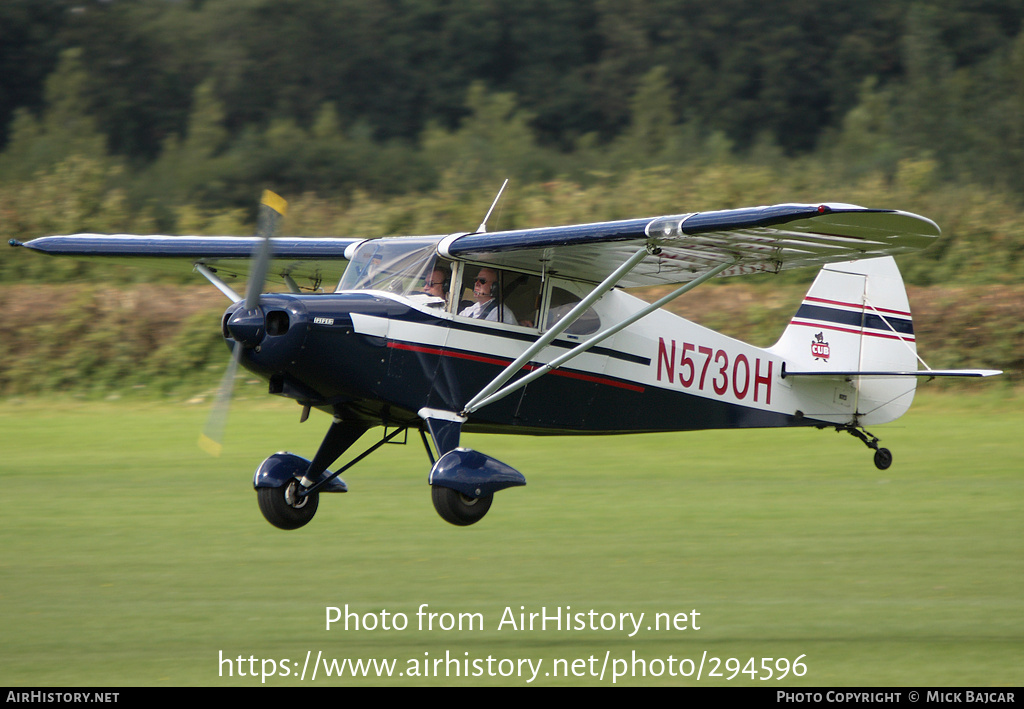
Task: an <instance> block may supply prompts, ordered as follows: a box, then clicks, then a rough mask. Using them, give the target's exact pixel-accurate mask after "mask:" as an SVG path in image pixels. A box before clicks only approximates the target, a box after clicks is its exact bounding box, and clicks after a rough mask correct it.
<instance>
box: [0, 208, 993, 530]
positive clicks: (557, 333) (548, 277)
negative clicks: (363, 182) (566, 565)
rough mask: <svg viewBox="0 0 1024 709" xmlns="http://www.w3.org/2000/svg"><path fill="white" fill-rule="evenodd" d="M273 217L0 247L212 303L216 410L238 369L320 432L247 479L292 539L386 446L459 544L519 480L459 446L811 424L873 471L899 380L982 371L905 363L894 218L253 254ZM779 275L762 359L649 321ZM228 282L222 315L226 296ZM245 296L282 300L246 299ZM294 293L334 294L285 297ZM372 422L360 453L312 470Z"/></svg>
mask: <svg viewBox="0 0 1024 709" xmlns="http://www.w3.org/2000/svg"><path fill="white" fill-rule="evenodd" d="M499 198H500V193H499ZM495 202H497V200H495ZM493 208H494V205H492V207H491V209H492V210H493ZM284 212H285V203H284V201H283V200H282V199H281V198H279V197H277V195H274V194H273V193H269V192H268V193H265V194H264V199H263V201H262V204H261V208H260V218H259V223H258V226H257V235H256V236H254V237H199V236H176V237H174V236H135V235H96V234H76V235H70V236H47V237H42V238H38V239H34V240H32V241H29V242H26V243H24V244H22V243H20V242H16V241H12V242H11V244H12V245H13V246H23V247H25V248H27V249H30V250H32V251H36V252H41V253H45V254H51V255H68V256H79V257H101V258H106V259H115V260H121V261H127V262H131V263H134V264H166V263H167V262H168V261H179V262H185V263H187V264H189V265H191V266H192V267H193V268H194V269H195V270H196V271H198V272H199V273H200V274H202V275H203V276H204V277H206V278H207V279H208V280H209V281H210V282H211V283H212V284H213V285H214V286H216V287H217V288H218V289H220V291H221V292H223V293H224V294H225V295H226V296H227V297H228V298H230V299H231V301H232V304H231V305H230V306H229V307H228V309H227V311H226V312H225V313H224V316H223V320H222V324H221V325H222V332H223V336H224V339H225V341H226V343H227V345H228V347H229V349H230V350H231V351H232V358H231V361H230V366H229V367H228V371H227V373H226V375H225V379H224V384H223V385H222V389H221V395H220V397H219V400H218V404H217V405H215V412H216V411H218V410H223V407H225V406H226V404H227V401H228V400H229V399H230V392H231V386H232V382H233V380H234V377H235V371H236V369H237V366H238V365H239V364H241V365H242V366H243V367H245V368H246V369H248V370H250V371H251V372H253V373H255V374H257V375H259V376H260V377H262V378H264V379H266V380H267V381H268V382H269V389H270V393H271V394H277V395H279V396H284V397H288V398H291V399H295V400H296V401H297V402H298V403H299V404H300V405H302V407H303V414H302V420H305V418H306V417H307V416H308V414H309V411H310V409H311V408H316V409H320V410H322V411H325V412H327V413H329V414H331V416H332V417H333V422H332V423H331V425H330V428H329V429H328V431H327V434H326V436H325V437H324V440H323V442H322V443H321V445H320V448H319V450H318V451H316V453H315V454H314V456H313V458H312V460H309V459H306V458H302V457H300V456H298V455H295V454H292V453H275V454H274V455H271V456H270V457H269V458H267V459H266V460H264V461H263V462H262V463H261V464H260V465H259V467H258V468H257V470H256V473H255V475H254V480H253V485H254V487H255V489H256V492H257V499H258V502H259V507H260V510H261V511H262V512H263V515H264V516H265V517H266V519H267V520H268V521H269V522H270V523H271V524H273V525H275V526H277V527H280V528H282V529H296V528H299V527H302V526H303V525H305V524H306V523H308V522H309V521H310V520H311V519H312V518H313V515H314V514H315V512H316V509H317V505H318V504H319V498H320V493H336V492H345V491H347V489H348V488H347V486H346V484H345V483H344V482H343V481H342V479H341V478H340V475H341V473H343V472H345V471H346V470H348V469H349V468H350V467H352V466H353V465H354V464H355V463H357V462H359V461H360V460H362V459H363V458H364V457H366V456H367V455H369V454H370V453H371V452H373V451H375V450H376V449H377V448H379V447H380V446H382V445H383V444H384V443H386V442H388V441H391V440H393V439H395V438H396V437H397V436H399V435H402V434H403V433H407V431H408V430H409V429H414V430H415V431H417V432H418V433H419V435H420V438H421V439H422V441H423V445H424V447H425V448H426V452H427V457H428V458H429V459H430V463H431V467H430V472H429V475H428V478H427V481H428V483H429V484H430V486H431V496H432V500H433V504H434V507H435V509H436V510H437V512H438V513H439V514H440V516H441V517H442V518H443V519H445V520H446V521H448V522H450V523H452V524H455V525H470V524H473V523H475V522H477V521H479V520H480V519H481V518H482V517H483V516H484V515H485V514H486V512H487V510H488V509H489V508H490V506H491V503H492V500H493V496H494V494H495V493H496V492H498V491H500V490H503V489H505V488H508V487H513V486H517V485H524V484H525V483H526V479H525V477H524V476H523V475H522V474H521V473H520V472H519V471H517V470H515V469H514V468H512V467H511V466H509V465H507V464H505V463H502V462H500V461H498V460H495V459H494V458H492V457H490V456H488V455H485V454H483V453H480V452H477V451H474V450H472V449H469V448H464V447H461V446H460V445H459V439H460V435H461V433H462V432H463V431H467V432H474V431H479V432H489V433H518V434H530V435H559V434H575V435H586V434H612V433H617V434H622V433H638V432H655V431H684V430H699V429H714V428H754V427H786V426H815V427H818V428H834V429H836V430H838V431H847V432H849V433H850V434H852V435H853V436H855V437H857V438H859V439H860V440H861V441H862V442H863V443H864V444H865V445H866V446H867V447H868V448H870V449H872V450H874V463H875V465H876V466H877V467H878V468H880V469H885V468H888V467H889V465H890V464H891V462H892V455H891V454H890V452H889V451H888V450H887V449H885V448H882V447H880V446H879V445H878V438H877V437H875V436H874V435H872V434H871V433H868V431H867V430H866V429H865V426H874V425H875V424H881V423H886V422H889V421H892V420H895V419H896V418H898V417H899V416H901V415H902V414H903V413H904V412H905V411H906V410H907V409H908V408H909V406H910V403H911V400H912V399H913V395H914V391H915V389H916V386H917V379H918V378H920V377H949V376H966V377H985V376H991V375H994V374H999V372H997V371H993V370H934V369H929V368H928V367H927V365H925V364H924V362H923V360H920V358H919V357H918V356H917V351H916V342H915V337H914V327H913V322H912V319H911V315H910V306H909V304H908V301H907V295H906V291H905V289H904V286H903V280H902V277H901V276H900V272H899V269H898V268H897V266H896V262H895V261H894V260H893V255H896V254H902V253H906V252H909V251H914V250H917V249H922V248H925V247H927V246H928V245H929V244H931V243H932V242H933V241H934V240H935V239H936V238H938V236H939V228H938V227H937V226H936V225H935V223H934V222H932V221H930V220H928V219H925V218H923V217H920V216H917V215H914V214H910V213H907V212H901V211H895V210H883V209H865V208H863V207H858V206H854V205H848V204H836V203H832V204H828V203H826V204H813V205H807V204H780V205H775V206H764V207H754V208H746V209H728V210H724V211H712V212H694V213H687V214H677V215H671V216H661V217H654V218H644V219H628V220H623V221H611V222H599V223H593V224H582V225H576V226H558V227H545V228H532V229H513V230H507V231H497V232H491V233H488V232H487V229H486V222H487V217H485V219H484V222H483V223H482V224H481V225H480V227H478V228H477V230H476V231H475V232H469V233H456V234H451V235H447V236H424V237H413V236H408V237H384V238H377V239H358V238H307V237H288V238H272V237H271V234H272V232H273V231H274V229H275V226H276V223H277V222H278V221H279V219H280V217H281V216H282V215H283V214H284ZM489 215H490V212H488V216H489ZM802 266H816V267H819V268H820V270H819V272H818V276H817V278H816V279H815V280H814V282H813V284H812V285H811V288H810V290H809V291H808V293H807V295H806V296H805V297H804V299H803V302H802V303H801V305H800V306H799V309H798V310H797V312H796V314H795V315H794V316H793V318H792V319H791V320H790V322H789V324H788V326H787V327H786V328H785V331H784V332H783V333H782V336H781V338H780V339H779V341H778V342H777V343H776V344H775V345H774V346H772V347H768V348H766V349H762V348H758V347H754V346H752V345H748V344H745V343H743V342H740V341H738V340H734V339H732V338H729V337H726V336H724V335H721V334H719V333H717V332H715V331H713V330H709V329H707V328H704V327H701V326H699V325H697V324H695V323H692V322H689V321H687V320H684V319H682V318H680V317H677V316H675V315H673V314H671V313H669V312H667V311H665V310H662V309H661V308H662V306H663V305H665V304H666V303H668V302H669V301H671V300H673V299H674V298H677V297H679V296H680V295H682V294H683V293H685V292H687V291H689V290H691V289H692V288H694V287H696V286H698V285H700V284H702V283H704V282H705V281H707V280H709V279H711V278H713V277H716V276H735V275H741V274H751V273H760V272H778V271H782V270H785V269H790V268H796V267H802ZM247 272H248V274H247ZM246 274H247V275H248V284H247V289H246V293H245V295H244V296H242V295H239V294H238V293H237V292H236V291H235V290H234V289H233V288H232V287H231V285H230V283H231V282H232V281H235V280H236V279H240V278H242V277H244V276H246ZM268 278H273V279H279V280H280V281H281V282H283V283H284V284H285V285H286V286H287V287H288V292H281V293H276V292H275V293H269V292H268V293H265V292H263V291H264V286H265V281H266V280H267V279H268ZM300 283H302V284H303V285H304V286H305V288H306V289H307V290H311V291H318V290H319V288H320V284H321V283H337V287H336V288H335V289H334V291H333V292H331V293H324V292H303V287H302V286H300ZM668 284H671V285H673V286H676V288H675V289H674V290H672V292H670V293H668V294H667V295H665V296H664V297H662V298H660V299H658V300H657V301H656V302H654V303H650V304H648V303H646V302H644V301H642V300H640V299H638V298H636V297H634V296H632V295H630V294H628V293H626V292H625V291H623V290H621V289H622V288H628V287H636V286H649V285H668ZM919 361H920V362H921V364H922V368H920V369H919V368H918V362H919ZM211 422H212V423H211V425H210V426H209V427H208V430H207V431H206V432H205V435H204V439H205V440H206V442H207V443H208V444H211V445H212V446H214V447H217V446H219V442H218V439H219V437H220V433H219V428H220V427H222V424H223V416H221V415H214V416H212V417H211ZM377 426H382V427H383V429H384V432H383V434H382V436H381V438H380V439H379V440H377V441H376V442H375V443H374V444H373V445H372V446H370V447H369V448H368V449H367V450H366V451H364V452H363V453H361V454H359V455H358V456H356V457H354V458H353V459H352V460H350V461H349V462H347V463H346V464H345V465H344V466H342V467H340V468H338V469H337V470H336V471H334V472H331V471H330V470H328V467H330V466H332V465H334V463H335V461H337V460H338V459H339V458H340V457H341V456H342V454H344V453H345V452H346V451H347V450H348V449H349V448H350V447H351V446H352V445H353V444H355V443H356V441H357V440H358V439H359V438H361V437H362V435H363V434H364V433H366V432H367V431H368V430H370V429H371V428H374V427H377ZM431 444H433V449H432V448H431Z"/></svg>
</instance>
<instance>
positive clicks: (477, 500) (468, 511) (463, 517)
mask: <svg viewBox="0 0 1024 709" xmlns="http://www.w3.org/2000/svg"><path fill="white" fill-rule="evenodd" d="M430 499H431V500H432V501H433V502H434V509H435V510H437V513H438V514H439V515H441V519H443V520H444V521H445V522H449V523H450V524H454V525H457V526H459V527H466V526H468V525H471V524H474V523H476V522H479V521H480V520H481V519H483V517H484V515H485V514H487V510H489V509H491V502H493V501H494V495H482V496H480V497H469V496H468V495H463V494H462V493H461V492H459V491H458V490H453V489H452V488H450V487H441V486H440V485H434V486H433V487H431V488H430Z"/></svg>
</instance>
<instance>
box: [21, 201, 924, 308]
mask: <svg viewBox="0 0 1024 709" xmlns="http://www.w3.org/2000/svg"><path fill="white" fill-rule="evenodd" d="M939 233H940V232H939V228H938V226H936V225H935V223H934V222H932V221H931V220H929V219H925V218H924V217H920V216H917V215H915V214H910V213H907V212H901V211H895V210H879V209H865V208H863V207H857V206H854V205H848V204H820V205H810V204H779V205H773V206H765V207H751V208H744V209H728V210H722V211H713V212H696V213H690V214H679V215H671V216H662V217H647V218H643V219H628V220H622V221H611V222H597V223H592V224H579V225H574V226H557V227H541V228H535V229H515V230H508V231H498V232H490V233H487V232H478V233H469V234H453V235H451V236H448V237H445V238H444V239H440V238H439V240H440V243H439V244H438V253H439V254H440V255H441V256H443V257H446V258H450V259H453V260H458V261H469V262H475V263H484V264H491V265H495V266H498V267H504V268H512V269H520V270H527V271H535V272H542V273H547V274H551V275H555V274H557V275H561V276H564V277H566V278H570V279H575V280H582V281H589V282H592V283H598V282H600V281H602V280H604V279H605V278H606V277H607V276H608V275H609V274H611V273H613V272H615V271H616V269H618V268H619V267H621V266H622V264H624V263H626V262H627V261H629V260H630V259H631V258H632V257H634V256H635V254H636V252H637V251H638V250H640V249H646V250H647V252H648V254H649V255H648V256H646V257H645V258H643V259H642V260H641V261H639V262H637V263H635V264H634V265H633V266H632V267H631V270H630V271H629V272H628V273H624V274H622V275H621V277H620V278H619V279H618V280H617V281H616V282H615V284H614V285H617V286H619V287H627V288H628V287H634V286H647V285H659V284H668V283H687V282H689V281H692V280H694V279H696V278H698V277H701V276H702V274H705V273H707V272H709V271H712V270H714V271H715V273H716V275H722V276H730V275H739V274H747V273H759V272H770V273H775V272H778V271H781V270H785V269H790V268H798V267H803V266H821V265H822V264H826V263H832V262H838V261H849V260H852V259H858V258H873V257H876V256H885V255H894V254H900V253H905V252H909V251H916V250H918V249H922V248H925V247H926V246H928V245H929V244H931V243H932V241H933V240H934V239H935V238H936V237H938V236H939ZM260 241H261V239H260V237H228V236H133V235H125V234H121V235H99V234H74V235H69V236H47V237H42V238H38V239H33V240H32V241H29V242H26V243H24V244H22V243H20V242H11V243H12V245H15V246H24V247H26V248H28V249H31V250H33V251H38V252H41V253H46V254H51V255H64V256H77V257H100V258H103V259H104V260H108V261H114V262H120V263H126V264H131V265H133V266H146V267H150V268H158V269H164V270H166V267H167V266H168V265H175V262H180V261H181V260H186V261H188V262H191V263H193V264H196V265H199V266H202V267H205V268H207V269H209V270H210V271H212V272H213V273H215V274H216V277H217V278H219V279H221V280H222V281H225V282H230V281H231V280H233V279H237V278H241V277H244V276H245V274H247V273H248V269H249V266H250V260H251V256H252V254H253V252H254V250H255V249H256V247H257V245H258V244H259V243H260ZM360 241H362V239H357V238H307V237H288V238H281V237H277V238H273V239H271V243H272V245H273V250H272V253H273V260H272V263H271V268H270V275H271V277H273V276H277V277H279V278H281V279H283V280H284V281H285V282H286V283H288V281H289V280H292V281H299V280H303V281H306V282H307V283H310V284H315V285H319V284H320V283H321V282H322V283H326V284H331V283H337V281H338V279H340V277H341V274H342V273H343V272H344V270H345V265H346V257H345V252H346V249H347V248H348V247H349V246H351V245H353V244H357V243H359V242H360ZM289 285H291V284H290V283H289Z"/></svg>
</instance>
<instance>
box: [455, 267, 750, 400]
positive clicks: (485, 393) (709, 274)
mask: <svg viewBox="0 0 1024 709" xmlns="http://www.w3.org/2000/svg"><path fill="white" fill-rule="evenodd" d="M646 255H647V249H646V248H644V249H641V250H640V251H638V252H637V253H635V254H633V256H632V257H631V258H630V259H629V260H628V261H626V262H625V263H624V264H622V266H620V267H619V268H618V269H616V271H615V272H614V273H613V274H611V275H610V276H608V278H606V279H605V280H604V281H602V282H601V285H599V286H597V287H596V288H594V290H593V291H592V292H591V293H590V295H588V296H587V297H586V298H584V299H583V300H581V301H580V303H579V304H578V305H577V306H576V307H575V308H573V309H572V310H571V311H570V312H569V314H568V315H566V316H565V317H564V318H563V319H562V320H561V321H559V323H558V325H557V326H556V327H555V328H553V329H552V330H549V331H548V332H547V333H545V335H544V336H543V337H541V338H540V339H539V340H537V341H536V342H535V343H533V345H531V346H530V347H529V348H527V350H526V351H525V352H524V353H523V354H522V355H520V356H519V358H518V359H517V360H516V361H515V362H513V363H512V364H510V365H509V366H508V367H506V368H505V369H504V371H502V373H501V374H499V375H498V376H497V377H495V378H494V380H493V381H492V382H491V383H490V384H488V385H487V386H486V387H484V388H483V389H482V390H481V391H480V393H479V394H477V395H476V396H474V397H473V398H472V399H471V400H470V402H469V403H468V404H466V407H465V408H464V409H463V410H462V415H463V416H465V415H467V414H470V413H472V412H473V411H476V410H477V409H479V408H481V407H484V406H487V405H488V404H491V403H493V402H495V401H498V400H499V399H503V398H504V397H506V396H508V395H509V394H511V393H512V392H514V391H516V390H517V389H519V388H521V387H524V386H526V385H527V384H529V383H530V382H532V381H533V380H534V379H537V378H538V377H541V376H543V375H545V374H547V373H548V372H550V371H551V370H553V369H557V368H558V367H560V366H562V365H563V364H565V363H566V362H568V361H569V360H570V359H573V358H574V357H577V356H579V355H581V354H583V353H584V352H586V351H587V350H589V349H590V348H591V347H593V346H594V345H596V344H597V343H599V342H601V341H603V340H605V339H607V338H609V337H611V336H612V335H614V334H615V333H617V332H619V331H620V330H622V329H624V328H626V327H629V326H630V325H632V324H633V323H635V322H636V321H637V320H640V319H642V318H645V317H647V316H648V315H650V314H651V313H653V312H654V311H655V310H658V309H659V308H660V307H661V306H663V305H665V304H666V303H668V302H669V301H671V300H674V299H676V298H678V297H679V296H681V295H682V294H683V293H686V292H687V291H689V290H692V289H693V288H696V287H697V286H699V285H700V284H702V283H704V282H705V281H707V280H709V279H711V278H714V277H715V276H717V275H718V274H719V273H721V272H722V271H725V270H727V269H729V268H732V267H733V266H735V265H736V264H738V263H739V262H740V260H741V259H740V257H736V258H734V259H733V260H732V261H727V262H724V263H720V264H718V265H717V266H715V267H714V268H712V269H711V270H709V271H706V272H705V273H703V274H701V275H700V276H698V277H697V278H695V279H694V280H692V281H689V282H687V283H684V284H683V285H682V286H680V287H679V288H677V289H676V290H674V291H672V292H671V293H669V294H668V295H666V296H664V297H663V298H660V299H659V300H657V301H655V302H654V303H651V304H650V305H648V306H647V307H645V308H643V309H641V310H638V311H637V312H635V313H633V314H632V315H630V316H629V317H628V318H626V319H625V320H623V321H622V322H619V323H616V324H615V325H612V326H611V327H609V328H608V329H606V330H603V331H601V332H599V333H597V334H596V335H594V336H593V337H591V338H590V339H589V340H586V341H585V342H581V343H580V344H578V345H576V347H574V348H572V349H571V350H569V351H568V352H566V353H565V354H563V355H560V356H559V357H556V358H555V359H553V360H551V361H550V362H548V363H547V364H544V365H542V366H540V367H538V368H537V369H535V370H533V371H532V372H530V373H529V374H527V375H526V376H525V377H522V378H521V379H517V380H515V381H514V382H512V383H511V384H509V385H508V386H506V387H505V388H504V389H500V390H499V389H498V387H500V386H501V385H502V384H504V383H505V382H507V381H508V380H509V379H510V378H511V377H512V375H513V374H515V373H516V372H517V371H518V370H519V369H521V368H522V367H523V365H525V364H526V363H527V362H528V361H529V360H530V358H531V357H533V356H534V355H535V354H537V353H538V352H539V351H540V350H541V349H543V348H544V347H545V346H547V344H548V343H549V342H551V340H553V339H554V338H555V336H557V335H558V334H559V333H560V332H562V330H564V329H565V328H566V327H568V326H569V325H571V324H572V322H573V320H575V319H576V318H577V317H579V315H581V314H582V313H583V311H584V310H586V309H587V308H588V307H590V305H591V304H593V303H594V302H595V301H596V300H597V299H598V298H600V297H601V296H602V295H604V294H605V293H606V292H607V291H609V290H610V289H611V288H612V287H613V286H614V285H615V282H616V281H618V280H619V278H620V277H621V276H622V275H624V274H625V273H626V272H628V271H629V270H630V269H632V268H633V267H634V266H635V265H636V264H637V263H639V262H640V261H641V260H643V257H644V256H646ZM620 271H621V273H620Z"/></svg>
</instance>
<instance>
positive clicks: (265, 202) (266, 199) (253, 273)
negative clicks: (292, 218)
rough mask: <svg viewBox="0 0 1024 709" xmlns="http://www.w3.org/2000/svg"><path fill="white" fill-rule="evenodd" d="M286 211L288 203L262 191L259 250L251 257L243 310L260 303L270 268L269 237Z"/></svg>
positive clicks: (257, 220)
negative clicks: (261, 239) (261, 238)
mask: <svg viewBox="0 0 1024 709" xmlns="http://www.w3.org/2000/svg"><path fill="white" fill-rule="evenodd" d="M287 211H288V203H287V202H286V201H285V200H283V199H281V197H279V196H278V195H276V194H274V193H273V192H271V191H270V190H264V191H263V198H262V199H261V200H260V210H259V214H258V215H257V217H256V236H262V237H263V241H261V242H260V245H259V248H258V249H257V250H256V252H255V253H254V254H253V255H252V267H251V268H250V269H249V285H248V288H246V291H245V309H246V310H254V309H255V308H256V307H257V306H258V305H259V302H260V293H262V292H263V284H264V282H265V281H266V280H267V271H268V269H269V268H270V256H271V253H270V237H271V236H273V235H274V232H276V231H277V227H278V225H279V224H280V223H281V219H282V218H283V217H284V215H285V212H287Z"/></svg>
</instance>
